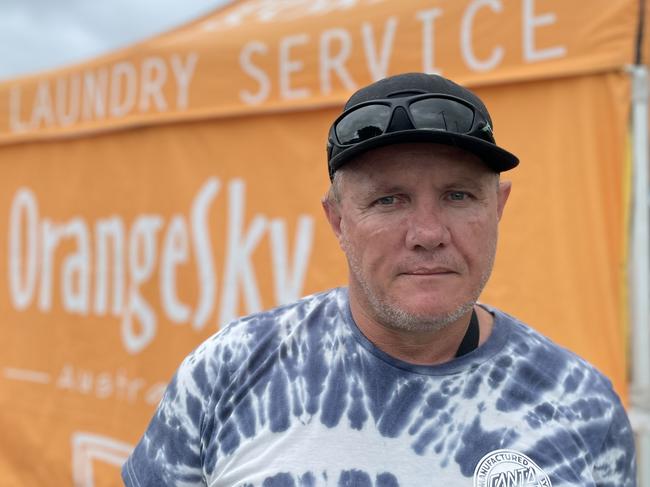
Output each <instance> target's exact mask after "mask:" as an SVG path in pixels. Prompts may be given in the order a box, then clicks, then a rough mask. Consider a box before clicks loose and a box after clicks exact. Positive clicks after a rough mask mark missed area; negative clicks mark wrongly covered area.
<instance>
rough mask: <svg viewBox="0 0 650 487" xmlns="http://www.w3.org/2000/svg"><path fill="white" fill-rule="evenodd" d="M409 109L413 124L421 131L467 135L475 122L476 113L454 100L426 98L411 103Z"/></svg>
mask: <svg viewBox="0 0 650 487" xmlns="http://www.w3.org/2000/svg"><path fill="white" fill-rule="evenodd" d="M409 109H410V112H411V117H412V118H413V123H414V124H415V126H416V127H417V128H419V129H438V130H446V131H447V132H455V133H457V134H466V133H468V132H469V131H470V130H471V129H472V124H473V122H474V111H473V110H472V109H471V108H469V107H467V106H465V105H463V104H462V103H458V102H456V101H454V100H447V99H444V98H425V99H424V100H418V101H415V102H413V103H411V105H410V107H409Z"/></svg>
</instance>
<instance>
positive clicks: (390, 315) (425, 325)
mask: <svg viewBox="0 0 650 487" xmlns="http://www.w3.org/2000/svg"><path fill="white" fill-rule="evenodd" d="M342 243H343V250H344V251H345V253H346V255H347V259H348V265H349V267H350V273H351V274H352V276H354V279H355V281H356V282H357V283H358V285H359V286H360V287H361V290H362V292H363V294H364V297H365V299H366V301H367V302H368V305H369V306H370V310H368V311H370V312H371V313H372V314H373V316H372V318H373V319H375V320H376V321H377V322H378V323H379V324H381V325H383V326H385V327H386V328H390V329H393V330H397V331H407V332H438V331H440V330H443V329H444V328H446V327H447V326H449V325H451V324H453V323H456V322H457V321H458V320H460V319H461V318H462V317H463V316H465V315H466V314H468V313H469V312H470V311H471V310H472V308H473V307H474V305H475V304H476V302H477V300H478V298H479V296H480V294H481V292H482V291H483V288H484V287H485V284H487V281H488V279H489V277H490V274H491V273H492V267H493V264H494V257H495V253H496V252H495V250H496V246H495V249H494V250H493V251H492V252H491V254H490V257H489V261H488V265H487V267H486V269H485V271H484V272H483V275H482V276H481V280H480V281H479V285H478V286H476V289H475V290H474V293H473V295H472V296H470V298H468V300H467V301H466V302H464V303H461V304H459V305H458V306H457V307H456V308H455V309H452V310H451V311H449V312H447V313H442V314H439V315H430V314H418V313H412V312H409V311H407V310H406V309H404V308H402V307H400V306H399V303H394V302H391V301H389V300H387V299H382V297H381V296H379V295H378V293H376V292H375V290H373V288H372V287H371V286H370V283H369V282H368V281H369V280H368V279H366V277H365V275H364V273H363V272H362V267H361V264H360V261H359V259H358V257H357V255H356V253H355V252H354V251H353V249H352V248H351V246H350V245H349V244H348V242H346V241H343V242H342Z"/></svg>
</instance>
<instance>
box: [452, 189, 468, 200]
mask: <svg viewBox="0 0 650 487" xmlns="http://www.w3.org/2000/svg"><path fill="white" fill-rule="evenodd" d="M466 198H467V193H465V192H463V191H452V192H451V193H449V199H450V200H452V201H463V200H464V199H466Z"/></svg>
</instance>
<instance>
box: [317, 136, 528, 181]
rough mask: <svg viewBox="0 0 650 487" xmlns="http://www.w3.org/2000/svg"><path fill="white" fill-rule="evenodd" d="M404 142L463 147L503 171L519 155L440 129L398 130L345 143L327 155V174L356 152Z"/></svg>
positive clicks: (490, 166)
mask: <svg viewBox="0 0 650 487" xmlns="http://www.w3.org/2000/svg"><path fill="white" fill-rule="evenodd" d="M405 142H431V143H435V144H443V145H449V146H452V147H458V148H460V149H463V150H466V151H468V152H471V153H473V154H475V155H476V156H478V157H479V158H480V159H481V160H482V161H483V162H484V163H485V164H486V165H487V166H488V167H489V168H490V169H492V170H493V171H495V172H503V171H508V170H509V169H512V168H514V167H516V166H517V164H519V158H517V156H515V155H514V154H512V153H510V152H508V151H507V150H505V149H502V148H501V147H499V146H497V145H495V144H491V143H489V142H486V141H484V140H481V139H479V138H476V137H472V136H470V135H463V134H454V133H451V132H444V131H441V130H423V129H412V130H401V131H399V132H389V133H387V134H383V135H380V136H378V137H373V138H372V139H368V140H366V141H364V142H360V143H358V144H356V145H353V146H350V147H346V148H345V149H343V150H342V151H341V152H340V153H339V154H336V155H335V156H333V157H332V158H331V159H330V163H329V166H330V175H331V174H334V172H335V171H336V170H338V169H339V168H340V167H341V166H343V165H345V164H346V163H348V162H349V161H350V159H352V158H354V157H357V156H358V155H360V154H362V153H364V152H366V151H369V150H370V149H375V148H377V147H382V146H385V145H392V144H399V143H405Z"/></svg>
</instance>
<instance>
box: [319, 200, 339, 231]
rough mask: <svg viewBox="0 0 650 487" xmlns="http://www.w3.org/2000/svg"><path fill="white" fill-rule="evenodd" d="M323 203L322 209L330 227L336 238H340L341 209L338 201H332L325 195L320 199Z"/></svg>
mask: <svg viewBox="0 0 650 487" xmlns="http://www.w3.org/2000/svg"><path fill="white" fill-rule="evenodd" d="M321 203H322V205H323V211H325V217H326V218H327V221H328V222H329V224H330V227H332V231H333V232H334V235H336V238H337V239H338V240H339V241H340V240H341V209H340V208H339V205H340V204H339V203H337V202H336V201H332V200H331V199H330V198H328V197H327V196H326V197H325V198H323V199H322V201H321Z"/></svg>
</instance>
